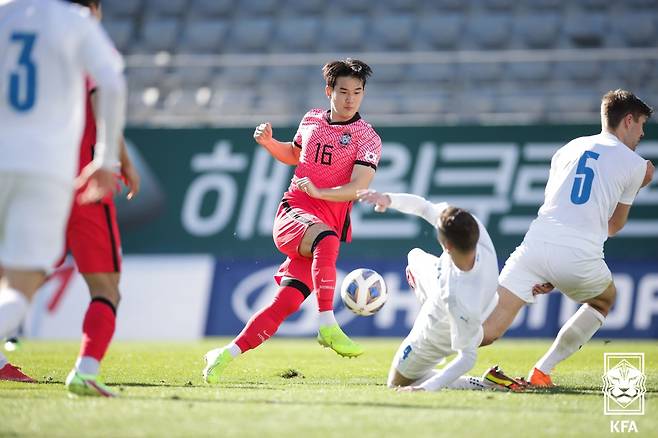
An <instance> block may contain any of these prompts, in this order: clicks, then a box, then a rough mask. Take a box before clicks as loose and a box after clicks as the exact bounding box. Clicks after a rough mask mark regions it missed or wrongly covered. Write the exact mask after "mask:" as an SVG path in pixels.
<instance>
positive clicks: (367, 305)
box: [340, 268, 388, 316]
mask: <svg viewBox="0 0 658 438" xmlns="http://www.w3.org/2000/svg"><path fill="white" fill-rule="evenodd" d="M340 297H341V298H342V299H343V303H344V304H345V307H347V308H348V309H350V310H351V311H352V312H354V313H356V314H357V315H361V316H369V315H372V314H373V313H376V312H377V311H379V309H381V308H382V306H383V305H384V304H385V303H386V299H387V298H388V293H387V291H386V283H384V279H383V278H382V276H381V275H379V274H378V273H377V272H375V271H373V270H372V269H366V268H360V269H355V270H354V271H352V272H350V273H349V274H347V275H346V276H345V279H344V280H343V284H342V285H341V287H340Z"/></svg>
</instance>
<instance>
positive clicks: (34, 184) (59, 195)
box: [0, 172, 73, 271]
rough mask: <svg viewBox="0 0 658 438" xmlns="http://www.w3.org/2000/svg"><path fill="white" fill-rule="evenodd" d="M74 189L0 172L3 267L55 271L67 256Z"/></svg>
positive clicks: (48, 180) (0, 260)
mask: <svg viewBox="0 0 658 438" xmlns="http://www.w3.org/2000/svg"><path fill="white" fill-rule="evenodd" d="M72 199H73V187H72V186H71V185H70V184H68V185H67V184H65V183H63V182H61V181H60V180H57V179H54V178H51V177H47V176H43V175H34V174H24V173H14V172H0V265H3V266H6V267H9V268H14V269H25V270H43V271H47V270H49V269H51V268H52V267H53V266H54V264H55V263H56V262H57V260H58V259H59V258H60V257H61V256H62V255H63V253H64V240H65V236H64V234H65V231H66V222H67V221H68V217H69V213H70V211H71V201H72Z"/></svg>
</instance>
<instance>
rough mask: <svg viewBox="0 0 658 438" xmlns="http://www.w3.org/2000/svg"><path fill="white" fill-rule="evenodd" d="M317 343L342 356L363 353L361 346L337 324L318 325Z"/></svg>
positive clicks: (353, 355)
mask: <svg viewBox="0 0 658 438" xmlns="http://www.w3.org/2000/svg"><path fill="white" fill-rule="evenodd" d="M318 343H319V344H320V345H322V346H324V347H328V348H331V349H332V350H334V351H335V352H336V353H338V354H339V355H341V356H343V357H357V356H361V355H362V354H363V347H361V346H360V345H359V344H357V343H356V342H354V341H352V340H351V339H350V338H348V337H347V335H346V334H345V333H344V332H343V330H341V328H340V326H339V325H338V324H333V325H328V326H323V327H320V330H318Z"/></svg>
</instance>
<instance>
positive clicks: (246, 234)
mask: <svg viewBox="0 0 658 438" xmlns="http://www.w3.org/2000/svg"><path fill="white" fill-rule="evenodd" d="M294 131H295V130H294V128H276V127H275V128H274V136H275V137H276V138H278V139H280V140H288V139H291V138H292V136H293V134H294ZM377 131H378V132H379V134H380V136H381V138H382V140H383V142H384V145H383V154H382V160H381V162H380V166H379V169H378V171H377V174H376V176H375V179H374V182H373V184H372V187H373V188H375V189H377V190H382V191H390V192H409V193H415V194H418V195H421V196H424V197H426V198H428V199H430V200H432V201H435V202H438V201H443V200H445V201H448V202H450V203H452V204H454V205H458V206H462V207H465V208H467V209H469V210H471V211H472V212H473V213H475V214H476V215H477V216H478V217H479V218H480V220H482V222H483V223H484V224H485V225H486V226H487V228H488V230H489V232H490V234H491V237H492V238H493V240H494V243H495V245H496V247H497V249H498V254H499V257H501V258H503V257H506V256H507V255H508V254H509V253H510V252H511V251H512V250H513V249H514V248H515V246H516V245H518V244H519V243H520V242H521V240H522V238H523V235H524V233H525V231H526V230H527V228H528V225H529V222H530V221H531V220H532V219H533V218H534V216H535V215H536V213H537V209H538V207H539V205H540V204H541V202H542V199H543V190H544V185H545V183H546V179H547V177H548V169H549V163H550V158H551V156H552V154H553V152H554V151H555V150H556V149H557V148H559V147H561V146H562V145H563V144H565V143H566V142H568V141H569V140H570V139H572V138H575V137H579V136H582V135H591V134H595V133H597V132H599V131H600V128H599V127H598V126H595V125H569V126H495V127H468V126H459V127H399V128H394V127H386V128H380V129H378V130H377ZM252 133H253V130H252V129H244V128H234V129H180V130H177V129H129V130H128V131H127V133H126V137H127V138H128V140H129V142H130V144H131V148H132V150H133V152H134V153H135V155H136V158H137V161H138V162H139V164H140V167H142V169H143V174H144V180H145V184H144V191H143V193H142V194H141V195H140V196H139V197H137V198H136V199H135V200H134V201H132V202H130V203H128V202H125V201H120V203H119V204H120V205H119V211H120V218H121V223H122V231H123V249H124V252H126V253H176V254H183V253H211V254H214V255H216V256H218V257H224V258H236V259H237V258H249V259H256V260H258V259H261V258H262V259H272V258H278V257H279V254H278V253H277V251H276V249H275V247H274V245H273V243H272V236H271V228H272V221H273V218H274V214H275V211H276V208H277V205H278V202H279V200H280V198H281V195H282V193H283V192H284V191H285V189H286V188H287V186H288V184H289V181H290V177H291V175H292V168H291V167H288V166H284V165H282V164H280V163H276V162H275V161H274V160H273V159H272V158H271V157H270V156H269V154H268V153H267V152H266V151H265V150H263V149H262V148H261V147H260V146H258V145H257V144H256V143H255V142H254V140H253V138H252ZM638 152H639V153H640V154H641V155H642V156H643V157H645V158H647V159H652V160H653V161H654V163H655V162H656V161H658V130H657V129H656V128H655V127H654V126H652V125H649V126H647V128H646V138H645V139H644V140H643V142H642V143H641V144H640V147H639V148H638ZM654 181H655V180H654ZM352 223H353V231H354V241H353V243H352V244H351V245H344V246H343V248H342V249H341V254H342V255H343V256H347V257H354V258H357V257H364V256H367V257H378V258H387V257H395V258H399V257H400V256H401V255H402V254H404V253H405V252H406V251H408V250H409V249H410V248H412V247H414V246H420V247H422V248H425V249H429V250H433V249H435V248H436V247H435V240H434V233H433V230H432V228H431V227H430V226H429V225H428V224H425V223H423V222H422V221H421V220H419V219H416V218H410V217H405V216H403V215H399V214H391V213H386V214H378V213H374V212H372V211H371V210H370V209H367V208H365V206H362V205H356V206H355V208H354V210H353V213H352ZM605 252H606V257H607V258H624V259H629V258H630V259H635V258H637V259H647V258H653V259H656V258H658V255H657V254H658V183H656V182H654V183H653V184H652V185H651V186H649V187H646V188H644V189H642V191H641V192H640V195H639V196H638V198H637V199H636V202H635V204H634V206H633V208H632V210H631V216H630V220H629V222H628V224H627V226H626V228H625V229H624V230H623V232H622V233H621V235H619V236H617V237H615V238H613V239H610V240H609V241H608V242H607V243H606V249H605Z"/></svg>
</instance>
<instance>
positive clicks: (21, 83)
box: [9, 32, 37, 112]
mask: <svg viewBox="0 0 658 438" xmlns="http://www.w3.org/2000/svg"><path fill="white" fill-rule="evenodd" d="M36 38H37V35H36V34H35V33H29V32H14V33H12V34H11V42H13V43H18V44H21V45H22V49H21V53H20V55H19V56H18V66H17V67H18V68H16V70H14V71H13V72H12V73H11V74H10V75H9V103H10V104H11V106H12V107H13V108H14V109H15V110H16V111H21V112H23V111H29V110H30V109H32V107H33V106H34V102H35V100H36V95H37V66H36V65H35V64H34V61H33V60H32V58H31V56H32V49H33V48H34V41H35V40H36Z"/></svg>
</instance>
